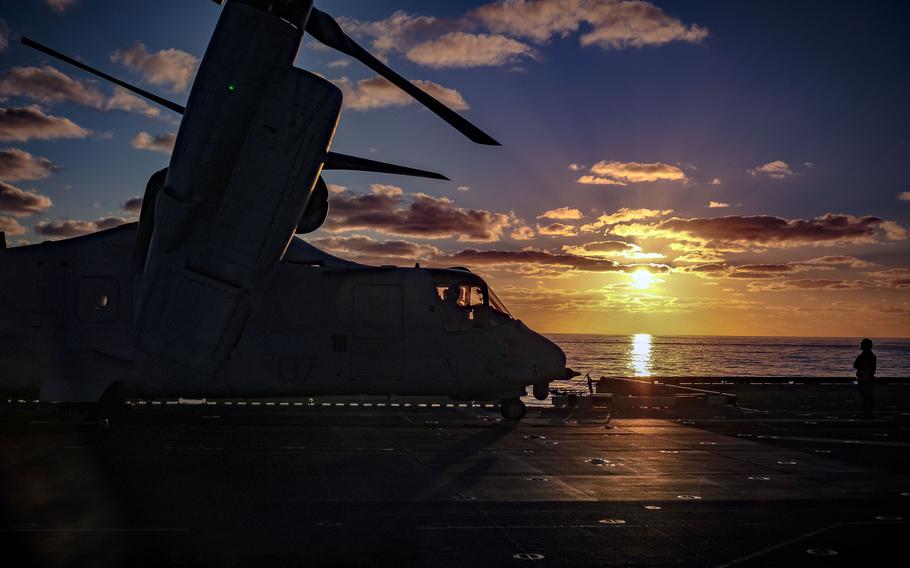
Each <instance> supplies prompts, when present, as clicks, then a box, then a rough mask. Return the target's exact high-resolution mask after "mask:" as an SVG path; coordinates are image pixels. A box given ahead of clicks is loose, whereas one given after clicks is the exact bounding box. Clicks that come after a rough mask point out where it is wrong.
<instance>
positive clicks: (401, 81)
mask: <svg viewBox="0 0 910 568" xmlns="http://www.w3.org/2000/svg"><path fill="white" fill-rule="evenodd" d="M306 31H307V33H308V34H310V35H311V36H313V37H314V38H315V39H316V40H317V41H319V42H321V43H324V44H325V45H327V46H329V47H331V48H334V49H337V50H338V51H340V52H342V53H344V54H347V55H350V56H351V57H353V58H354V59H356V60H358V61H360V62H361V63H363V64H364V65H366V66H367V67H369V68H370V69H372V70H373V71H375V72H377V73H379V74H380V75H382V76H383V77H385V78H386V79H388V80H389V81H390V82H391V83H392V84H393V85H395V86H396V87H398V88H399V89H401V90H402V91H404V92H406V93H407V94H409V95H411V96H412V97H414V98H415V99H416V100H417V101H418V102H419V103H421V104H422V105H424V106H425V107H427V108H428V109H430V110H431V111H433V112H434V113H436V115H437V116H439V118H441V119H443V120H444V121H446V122H448V123H449V124H451V125H452V126H454V127H455V128H456V129H457V130H458V131H459V132H461V133H462V134H464V135H465V136H467V137H468V138H470V139H471V140H472V141H474V142H476V143H478V144H487V145H489V146H499V145H500V144H499V142H497V141H496V140H494V139H493V138H492V137H490V135H488V134H487V133H485V132H484V131H482V130H481V129H479V128H477V127H476V126H474V125H473V124H471V123H470V122H468V120H467V119H466V118H464V117H463V116H461V115H460V114H458V113H457V112H455V111H454V110H452V109H450V108H449V107H447V106H446V105H444V104H442V103H441V102H439V101H438V100H436V99H435V98H433V97H432V96H431V95H429V94H427V93H426V92H424V91H423V90H421V89H420V87H418V86H416V85H415V84H414V83H412V82H410V81H408V80H407V79H405V78H404V77H402V76H401V75H399V74H398V73H396V72H394V71H392V70H391V69H389V67H387V66H386V64H385V63H383V62H382V61H379V60H378V59H376V58H375V57H373V55H371V54H370V53H369V52H368V51H367V50H365V49H364V48H362V47H360V46H359V45H357V42H355V41H354V40H352V39H351V38H350V37H348V36H347V35H346V34H345V33H344V31H342V29H341V26H339V25H338V22H336V21H335V19H334V18H332V16H330V15H328V14H326V13H325V12H323V11H321V10H317V9H316V8H313V11H312V12H311V13H310V19H309V20H308V21H307V25H306Z"/></svg>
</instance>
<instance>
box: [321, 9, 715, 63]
mask: <svg viewBox="0 0 910 568" xmlns="http://www.w3.org/2000/svg"><path fill="white" fill-rule="evenodd" d="M339 20H340V23H341V26H342V27H343V28H344V29H345V31H346V32H347V33H349V34H352V35H354V36H355V37H362V38H367V39H368V40H370V41H371V48H372V50H373V51H374V52H375V53H377V54H378V55H379V57H380V58H383V59H385V58H388V57H389V55H390V54H392V53H401V54H403V55H404V56H405V57H406V58H407V59H409V60H410V61H412V62H414V63H417V64H419V65H426V66H429V67H476V66H493V65H497V66H502V65H510V64H513V63H515V62H516V61H517V60H520V59H525V58H533V57H534V56H535V53H534V49H533V48H532V47H531V46H529V45H528V44H527V43H525V42H524V41H520V40H530V41H533V42H536V43H539V44H542V43H545V42H548V41H549V40H550V39H551V38H552V37H554V36H559V37H568V36H570V35H573V34H575V33H579V43H580V44H581V45H582V46H599V47H601V48H603V49H621V48H628V47H646V46H658V45H663V44H666V43H669V42H672V41H683V42H689V43H698V42H700V41H702V40H703V39H704V38H705V37H707V35H708V30H707V29H705V28H703V27H700V26H698V25H694V24H693V25H686V24H684V23H683V22H681V21H680V20H678V19H676V18H673V17H671V16H668V15H667V14H666V13H664V12H663V11H662V10H661V9H660V8H658V7H656V6H654V5H653V4H651V3H650V2H643V1H638V0H606V1H604V0H530V1H526V0H502V1H499V2H494V3H491V4H487V5H484V6H481V7H479V8H476V9H474V10H471V11H470V12H468V13H467V14H463V15H461V16H457V15H456V16H454V17H449V18H435V17H431V16H418V15H412V14H408V13H407V12H403V11H397V12H395V13H393V14H392V15H391V16H389V17H388V18H385V19H383V20H377V21H371V22H370V21H366V22H365V21H359V20H355V19H353V18H340V19H339Z"/></svg>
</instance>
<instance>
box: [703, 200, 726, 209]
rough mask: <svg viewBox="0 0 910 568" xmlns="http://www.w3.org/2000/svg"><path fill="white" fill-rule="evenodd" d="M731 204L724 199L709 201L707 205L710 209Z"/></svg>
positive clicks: (724, 207) (723, 207) (721, 207)
mask: <svg viewBox="0 0 910 568" xmlns="http://www.w3.org/2000/svg"><path fill="white" fill-rule="evenodd" d="M729 206H730V204H729V203H724V202H723V201H709V202H708V205H707V207H708V209H726V208H727V207H729Z"/></svg>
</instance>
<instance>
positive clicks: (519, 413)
mask: <svg viewBox="0 0 910 568" xmlns="http://www.w3.org/2000/svg"><path fill="white" fill-rule="evenodd" d="M527 410H528V409H527V407H526V406H525V403H523V402H522V401H521V399H520V398H507V399H505V400H501V401H499V413H500V414H502V417H503V418H505V419H506V420H509V421H518V420H521V419H522V418H524V417H525V412H527Z"/></svg>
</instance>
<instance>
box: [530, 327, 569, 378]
mask: <svg viewBox="0 0 910 568" xmlns="http://www.w3.org/2000/svg"><path fill="white" fill-rule="evenodd" d="M534 343H535V345H534V351H533V353H534V358H535V364H536V366H537V376H538V377H539V378H540V379H541V380H542V381H546V382H550V381H555V380H558V379H564V378H566V354H565V352H564V351H563V350H562V348H560V347H559V345H556V344H555V343H553V342H552V341H550V340H549V339H547V338H546V337H544V336H542V335H540V334H539V333H534Z"/></svg>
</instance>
